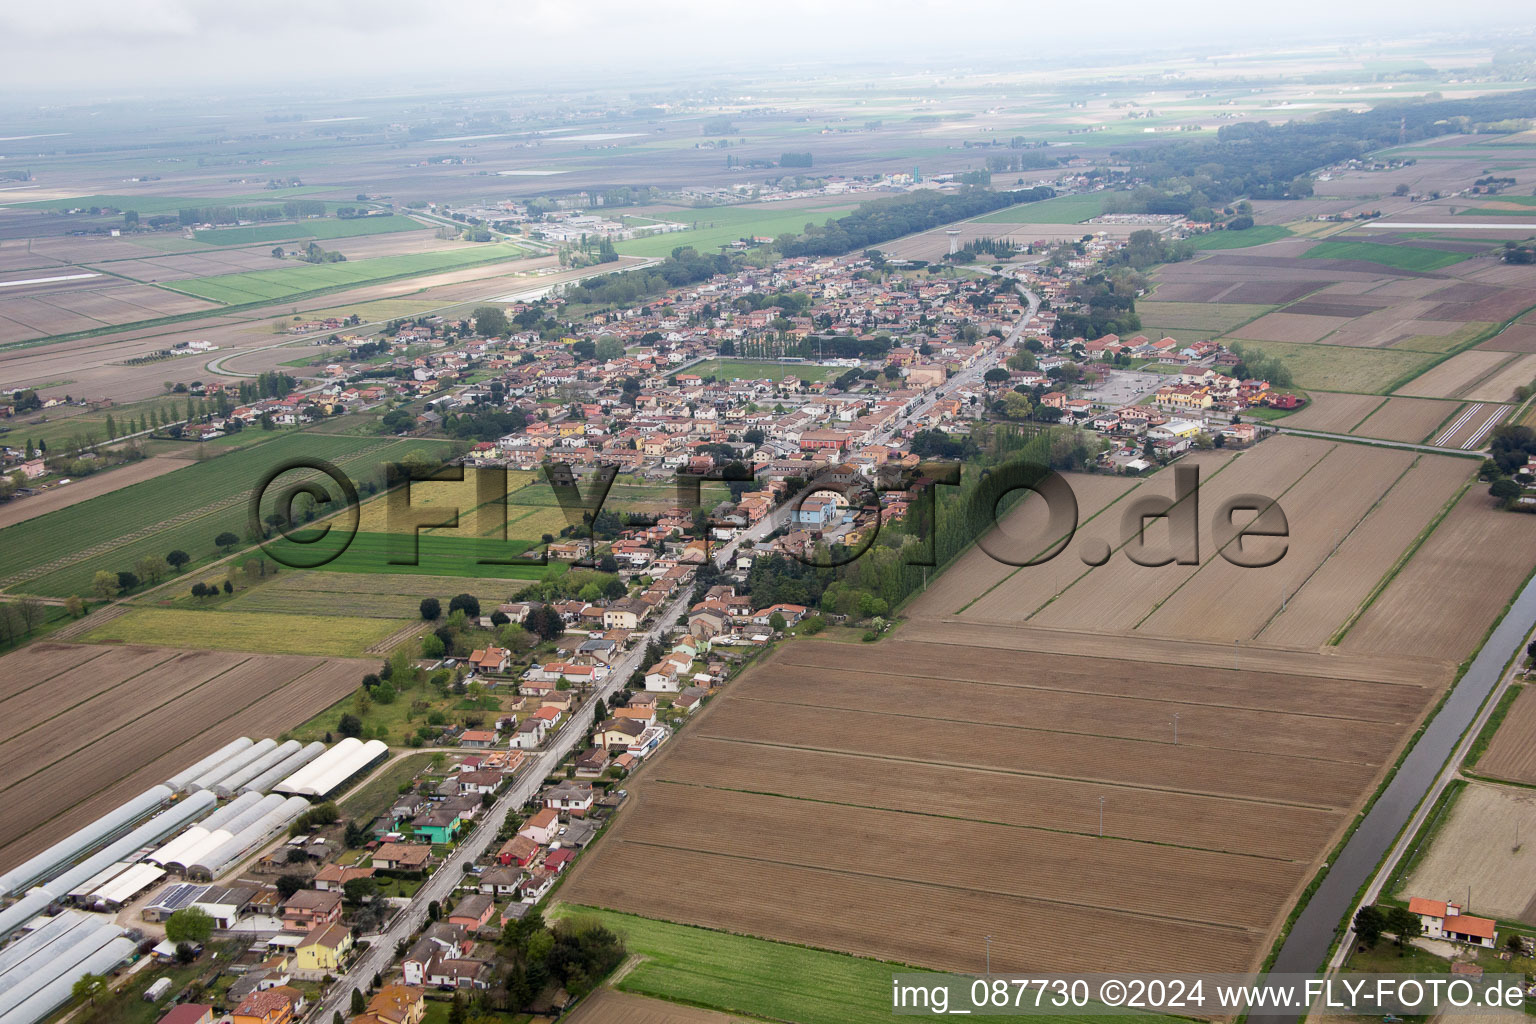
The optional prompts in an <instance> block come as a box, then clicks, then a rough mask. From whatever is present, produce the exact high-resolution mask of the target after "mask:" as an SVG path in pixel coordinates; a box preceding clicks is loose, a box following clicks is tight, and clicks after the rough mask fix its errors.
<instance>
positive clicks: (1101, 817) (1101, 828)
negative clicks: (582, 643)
mask: <svg viewBox="0 0 1536 1024" xmlns="http://www.w3.org/2000/svg"><path fill="white" fill-rule="evenodd" d="M1099 838H1100V839H1103V838H1104V798H1103V797H1099ZM1468 891H1469V892H1470V889H1469V890H1468Z"/></svg>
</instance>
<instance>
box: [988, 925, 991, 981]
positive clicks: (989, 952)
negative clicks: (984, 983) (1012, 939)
mask: <svg viewBox="0 0 1536 1024" xmlns="http://www.w3.org/2000/svg"><path fill="white" fill-rule="evenodd" d="M987 977H989V978H990V977H992V936H990V935H988V936H987Z"/></svg>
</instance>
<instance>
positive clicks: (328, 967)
mask: <svg viewBox="0 0 1536 1024" xmlns="http://www.w3.org/2000/svg"><path fill="white" fill-rule="evenodd" d="M351 948H352V931H351V929H349V928H347V926H346V925H343V924H317V925H315V927H314V928H312V929H310V931H309V934H308V935H306V936H304V940H303V941H302V942H300V943H299V945H298V948H297V949H295V950H294V952H293V973H294V975H295V976H296V977H300V978H307V979H315V978H323V977H325V976H326V975H327V974H332V975H335V974H340V973H341V960H342V957H344V956H346V955H347V951H348V950H350V949H351Z"/></svg>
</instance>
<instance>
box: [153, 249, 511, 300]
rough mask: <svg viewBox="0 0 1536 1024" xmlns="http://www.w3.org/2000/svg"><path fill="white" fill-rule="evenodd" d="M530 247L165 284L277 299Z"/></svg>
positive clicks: (220, 296)
mask: <svg viewBox="0 0 1536 1024" xmlns="http://www.w3.org/2000/svg"><path fill="white" fill-rule="evenodd" d="M527 255H528V251H527V250H526V249H522V248H519V247H518V246H515V245H508V244H505V243H499V244H487V245H482V246H477V247H475V248H473V249H449V250H444V251H441V252H423V253H411V254H407V255H403V256H380V257H377V258H375V259H371V260H349V261H347V262H345V263H321V264H306V263H296V262H289V263H285V264H284V265H283V266H282V267H279V268H277V269H273V270H253V271H251V272H249V273H245V274H220V275H218V276H216V277H199V278H193V279H192V280H190V281H176V282H173V283H167V284H164V285H162V287H166V288H172V289H174V290H175V291H179V292H184V293H185V294H188V295H194V296H197V297H198V298H203V299H208V300H210V301H213V302H222V303H225V304H226V305H241V304H244V303H248V302H263V301H276V300H280V299H287V298H292V297H294V296H298V295H307V294H310V293H312V292H319V291H325V290H327V289H331V288H342V287H350V286H353V285H364V284H371V283H373V282H375V281H388V280H391V279H393V278H399V277H414V276H416V275H418V274H430V273H435V272H438V271H443V270H458V269H461V268H464V267H474V266H480V265H483V264H487V263H498V262H503V261H507V260H517V259H522V258H524V257H525V256H527Z"/></svg>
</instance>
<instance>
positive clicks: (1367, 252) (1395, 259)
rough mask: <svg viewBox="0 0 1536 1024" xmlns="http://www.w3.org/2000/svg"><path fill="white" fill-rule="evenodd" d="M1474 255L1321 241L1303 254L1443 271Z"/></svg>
mask: <svg viewBox="0 0 1536 1024" xmlns="http://www.w3.org/2000/svg"><path fill="white" fill-rule="evenodd" d="M1471 255H1472V254H1471V253H1466V252H1448V251H1445V250H1442V249H1420V248H1418V247H1416V246H1409V245H1382V244H1381V243H1379V242H1345V241H1335V240H1331V239H1330V240H1328V241H1323V242H1318V243H1317V244H1316V245H1314V246H1313V247H1312V248H1310V249H1308V250H1307V251H1306V252H1304V253H1302V257H1303V258H1304V259H1311V260H1356V261H1359V262H1364V263H1379V264H1381V265H1382V266H1384V267H1396V268H1397V269H1399V270H1423V271H1429V270H1439V269H1440V268H1441V267H1448V266H1450V265H1451V264H1453V263H1460V262H1461V261H1462V260H1465V259H1469V258H1471Z"/></svg>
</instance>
